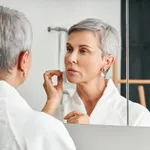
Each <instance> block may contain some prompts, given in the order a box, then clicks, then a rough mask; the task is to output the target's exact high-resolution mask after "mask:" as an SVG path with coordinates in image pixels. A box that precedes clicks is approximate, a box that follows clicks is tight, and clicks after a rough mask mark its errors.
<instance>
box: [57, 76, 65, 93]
mask: <svg viewBox="0 0 150 150" xmlns="http://www.w3.org/2000/svg"><path fill="white" fill-rule="evenodd" d="M56 88H57V90H58V91H59V92H61V91H62V88H63V77H62V75H60V76H58V78H57V85H56Z"/></svg>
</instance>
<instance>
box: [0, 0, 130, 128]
mask: <svg viewBox="0 0 150 150" xmlns="http://www.w3.org/2000/svg"><path fill="white" fill-rule="evenodd" d="M1 5H5V6H8V7H11V8H15V9H18V10H19V11H22V12H24V13H25V15H26V16H27V17H28V19H29V20H30V21H31V24H32V27H33V33H34V37H33V39H34V41H33V47H32V55H33V63H32V68H31V72H30V74H29V76H28V79H27V81H26V82H25V83H24V84H23V85H22V86H21V87H19V89H18V90H19V92H20V93H21V95H22V96H23V97H24V98H25V99H26V100H27V102H28V103H29V105H30V106H31V107H32V108H33V109H36V110H38V111H40V110H41V109H42V107H43V105H44V104H45V101H46V95H45V92H44V89H43V86H42V85H43V73H44V72H45V71H46V70H49V69H51V70H56V69H61V71H64V66H63V64H64V62H63V57H64V54H65V53H66V41H67V42H68V43H69V44H70V45H71V46H70V47H71V48H74V49H78V47H77V48H76V46H77V45H78V42H82V43H80V45H81V44H82V45H83V44H84V45H85V44H89V43H90V42H91V41H92V40H93V38H95V39H94V42H97V39H98V37H96V36H97V34H93V33H91V32H88V34H87V36H90V37H91V36H92V37H93V38H91V39H90V40H89V38H87V36H85V34H82V37H81V34H78V33H79V32H74V35H73V33H72V34H71V35H72V36H71V35H69V37H68V38H67V36H66V29H69V28H70V27H71V26H72V25H73V24H76V23H78V22H79V21H81V20H83V19H85V18H99V19H101V20H102V21H104V22H106V23H108V24H110V25H111V26H113V27H114V28H116V29H117V31H118V33H119V35H121V30H120V29H121V26H120V22H121V20H120V18H121V15H120V14H121V2H120V0H113V1H110V0H101V1H97V0H94V1H86V0H82V1H79V0H76V1H65V2H64V1H49V0H45V1H42V0H38V1H35V0H33V1H29V0H27V1H24V2H20V1H19V0H15V3H14V1H13V2H11V1H10V0H5V1H4V0H1ZM48 27H50V28H48ZM48 29H49V31H50V32H48ZM59 31H61V32H59ZM75 33H76V35H75ZM82 33H83V32H82ZM74 37H75V38H74ZM84 38H87V40H89V41H88V42H87V43H84V42H83V41H81V40H83V39H84ZM79 39H81V40H79ZM113 39H114V38H113ZM75 40H78V42H77V41H75ZM104 40H105V39H104ZM94 42H91V44H93V43H94ZM69 44H68V45H69ZM88 46H92V47H94V50H95V49H98V46H97V47H96V48H95V45H94V46H93V45H88ZM100 46H101V45H100ZM70 47H68V48H69V49H70ZM106 47H107V46H106ZM112 47H114V45H112ZM82 48H83V49H82V50H81V49H80V50H81V51H80V52H83V53H85V54H84V55H80V56H82V59H80V63H81V62H82V63H81V64H84V65H85V64H86V65H85V67H83V68H87V69H85V70H84V69H83V70H84V71H85V72H86V75H89V74H87V71H88V72H90V70H89V68H90V67H91V68H92V66H90V65H89V64H88V61H92V62H96V63H95V65H93V68H94V67H96V69H97V68H98V65H102V60H100V61H101V63H100V61H98V59H97V58H101V56H102V55H100V54H102V51H101V50H99V51H97V53H95V52H91V51H90V50H89V48H87V46H84V47H83V46H82ZM100 49H101V48H100ZM60 50H61V51H60ZM92 50H93V48H92ZM108 50H109V48H108ZM64 51H65V53H64ZM69 51H70V50H69ZM59 52H60V53H59ZM67 52H68V51H67ZM59 54H60V55H59ZM86 55H87V56H88V57H87V56H86ZM92 55H94V56H95V59H93V57H91V56H92ZM75 57H76V56H75ZM104 58H105V57H104ZM68 59H69V58H68ZM111 62H113V57H111V56H108V57H107V59H106V58H105V63H106V65H105V66H106V68H100V69H101V72H102V71H103V72H106V70H107V69H108V67H109V64H110V63H111ZM117 62H118V63H117V64H116V65H114V69H113V66H112V65H111V66H112V67H111V68H110V69H109V72H108V73H107V78H112V79H113V81H114V82H113V81H111V80H110V81H109V84H110V87H108V86H106V85H107V84H106V83H105V82H102V87H101V84H96V85H95V83H97V82H95V83H94V84H93V83H90V84H91V85H92V84H93V85H92V86H93V88H91V87H92V86H89V85H88V86H89V88H91V90H89V92H90V94H89V95H90V96H89V95H88V94H87V93H86V92H84V93H82V94H81V95H82V96H83V97H87V98H89V101H86V103H85V101H84V102H83V101H82V100H80V99H82V98H80V99H79V97H78V95H77V94H76V95H75V97H76V98H77V99H78V100H80V101H79V103H80V104H79V105H81V107H78V105H77V106H76V104H78V102H77V103H73V108H72V109H71V107H70V108H69V109H68V111H66V112H63V113H61V114H60V113H59V114H58V115H59V116H60V117H61V119H62V120H63V118H64V116H65V115H67V114H68V113H69V112H71V111H73V110H74V109H75V108H77V111H78V112H79V113H77V114H74V115H75V116H76V115H79V116H80V115H82V114H86V111H87V110H88V111H89V114H90V115H89V114H88V115H89V116H90V119H89V120H88V121H89V122H88V123H90V124H103V125H123V126H126V125H127V115H126V114H127V112H126V110H127V107H126V102H125V101H123V105H121V103H120V101H119V102H118V100H119V99H120V90H121V89H120V87H121V86H120V85H119V84H118V85H117V88H116V87H115V85H116V84H117V83H116V79H117V80H119V79H120V78H121V74H120V73H121V70H124V71H125V69H126V68H122V69H121V65H120V64H121V50H120V49H119V51H118V58H117ZM84 65H83V66H84ZM87 66H88V67H87ZM78 67H79V66H78ZM81 68H82V66H81ZM74 69H75V68H74ZM76 69H78V68H76ZM103 69H105V70H103ZM70 72H71V70H70ZM70 74H72V75H73V73H72V72H71V73H70ZM81 75H82V74H81ZM83 75H84V74H83ZM66 76H67V73H66ZM114 76H115V77H117V78H115V77H114ZM64 77H65V75H64ZM80 77H82V76H80ZM68 78H69V75H68ZM88 78H89V77H88ZM90 79H91V76H90ZM86 80H87V79H86ZM88 80H89V79H88ZM70 81H71V78H70ZM83 81H84V80H83ZM103 81H104V80H103ZM85 83H86V82H85ZM114 83H115V85H114ZM80 85H82V84H79V89H80V88H83V86H80ZM83 85H84V87H86V86H85V84H83ZM97 86H98V87H97ZM105 86H106V87H107V90H104V89H105ZM111 87H113V88H111ZM94 88H95V89H96V90H97V89H100V91H101V94H99V93H97V97H95V94H94V98H95V100H96V101H98V100H99V97H101V96H102V95H103V97H102V99H101V100H100V101H98V102H99V104H98V103H95V102H92V101H91V100H90V99H92V97H93V95H92V94H91V91H92V90H93V89H94ZM31 89H32V90H31ZM68 89H69V90H68ZM70 89H71V90H70ZM85 89H86V88H85ZM85 89H84V91H86V90H85ZM67 90H68V91H67ZM74 90H75V85H72V84H70V83H69V82H68V81H66V82H64V95H63V99H62V103H61V104H62V106H63V104H64V103H65V102H66V101H67V100H68V93H69V97H70V96H72V94H73V93H74ZM96 90H93V92H95V91H96ZM117 90H119V92H118V91H117ZM93 92H92V93H93ZM70 93H71V94H70ZM85 93H86V94H85ZM115 93H116V94H115ZM84 95H85V96H84ZM82 96H81V97H82ZM35 100H36V102H35ZM89 106H91V107H89ZM122 106H123V107H122ZM93 109H94V110H93ZM80 112H82V113H81V114H80ZM120 113H121V115H120ZM83 117H85V118H86V117H87V116H83ZM67 120H68V119H66V120H65V121H66V122H67ZM81 122H82V121H81ZM82 123H87V122H84V121H83V122H82ZM82 123H81V124H82Z"/></svg>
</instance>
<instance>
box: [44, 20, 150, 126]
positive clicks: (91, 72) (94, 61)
mask: <svg viewBox="0 0 150 150" xmlns="http://www.w3.org/2000/svg"><path fill="white" fill-rule="evenodd" d="M68 35H69V36H68V41H67V44H66V47H67V48H66V49H67V52H66V55H65V68H66V77H67V80H68V81H69V82H71V83H74V84H76V92H75V93H74V95H73V96H72V97H71V99H69V100H68V101H66V102H65V103H64V104H63V105H62V106H59V107H58V108H57V109H56V111H55V113H54V116H55V117H56V118H58V119H60V120H62V121H63V122H67V123H75V124H103V125H127V112H126V110H127V105H126V104H127V101H126V99H125V98H124V97H122V96H121V95H120V94H119V92H118V90H117V88H116V87H115V85H114V83H113V81H112V80H111V79H108V80H107V79H105V75H106V73H107V71H108V70H109V68H110V67H111V66H112V64H113V62H114V61H115V58H116V56H117V53H118V50H120V42H119V36H118V33H117V31H116V30H115V28H113V27H112V26H110V25H108V24H106V23H104V22H102V21H101V20H99V19H85V20H83V21H81V22H79V23H77V24H75V25H73V26H72V27H71V28H70V29H69V31H68ZM51 72H52V71H49V73H51ZM54 72H55V73H56V72H58V71H53V73H54ZM50 78H51V77H50ZM58 80H59V79H58ZM50 89H51V92H50V91H48V89H47V90H46V91H47V94H49V95H50V94H51V93H53V94H54V93H55V94H56V95H57V94H59V95H60V93H59V92H56V91H54V88H53V86H51V87H50V88H49V90H50ZM59 102H60V99H59V98H58V99H57V100H55V102H54V103H53V106H55V108H56V105H57V106H58V104H59ZM129 109H130V115H129V123H130V125H133V126H150V113H149V111H148V110H147V109H146V108H144V107H142V106H141V105H139V104H136V103H133V102H131V101H130V102H129ZM53 112H54V111H53Z"/></svg>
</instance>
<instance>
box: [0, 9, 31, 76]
mask: <svg viewBox="0 0 150 150" xmlns="http://www.w3.org/2000/svg"><path fill="white" fill-rule="evenodd" d="M31 45H32V29H31V25H30V22H29V21H28V20H27V19H26V17H25V16H24V14H22V13H20V12H18V11H16V10H13V9H9V8H6V7H3V6H0V72H3V73H10V72H11V70H12V69H13V67H14V66H15V65H16V63H17V60H18V57H19V55H20V53H21V52H22V51H26V50H27V51H30V50H31Z"/></svg>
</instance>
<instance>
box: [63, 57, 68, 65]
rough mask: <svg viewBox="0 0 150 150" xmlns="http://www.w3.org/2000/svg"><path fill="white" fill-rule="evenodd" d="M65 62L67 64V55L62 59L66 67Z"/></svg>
mask: <svg viewBox="0 0 150 150" xmlns="http://www.w3.org/2000/svg"><path fill="white" fill-rule="evenodd" d="M67 62H68V57H67V55H65V57H64V64H65V67H66V65H67Z"/></svg>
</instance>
